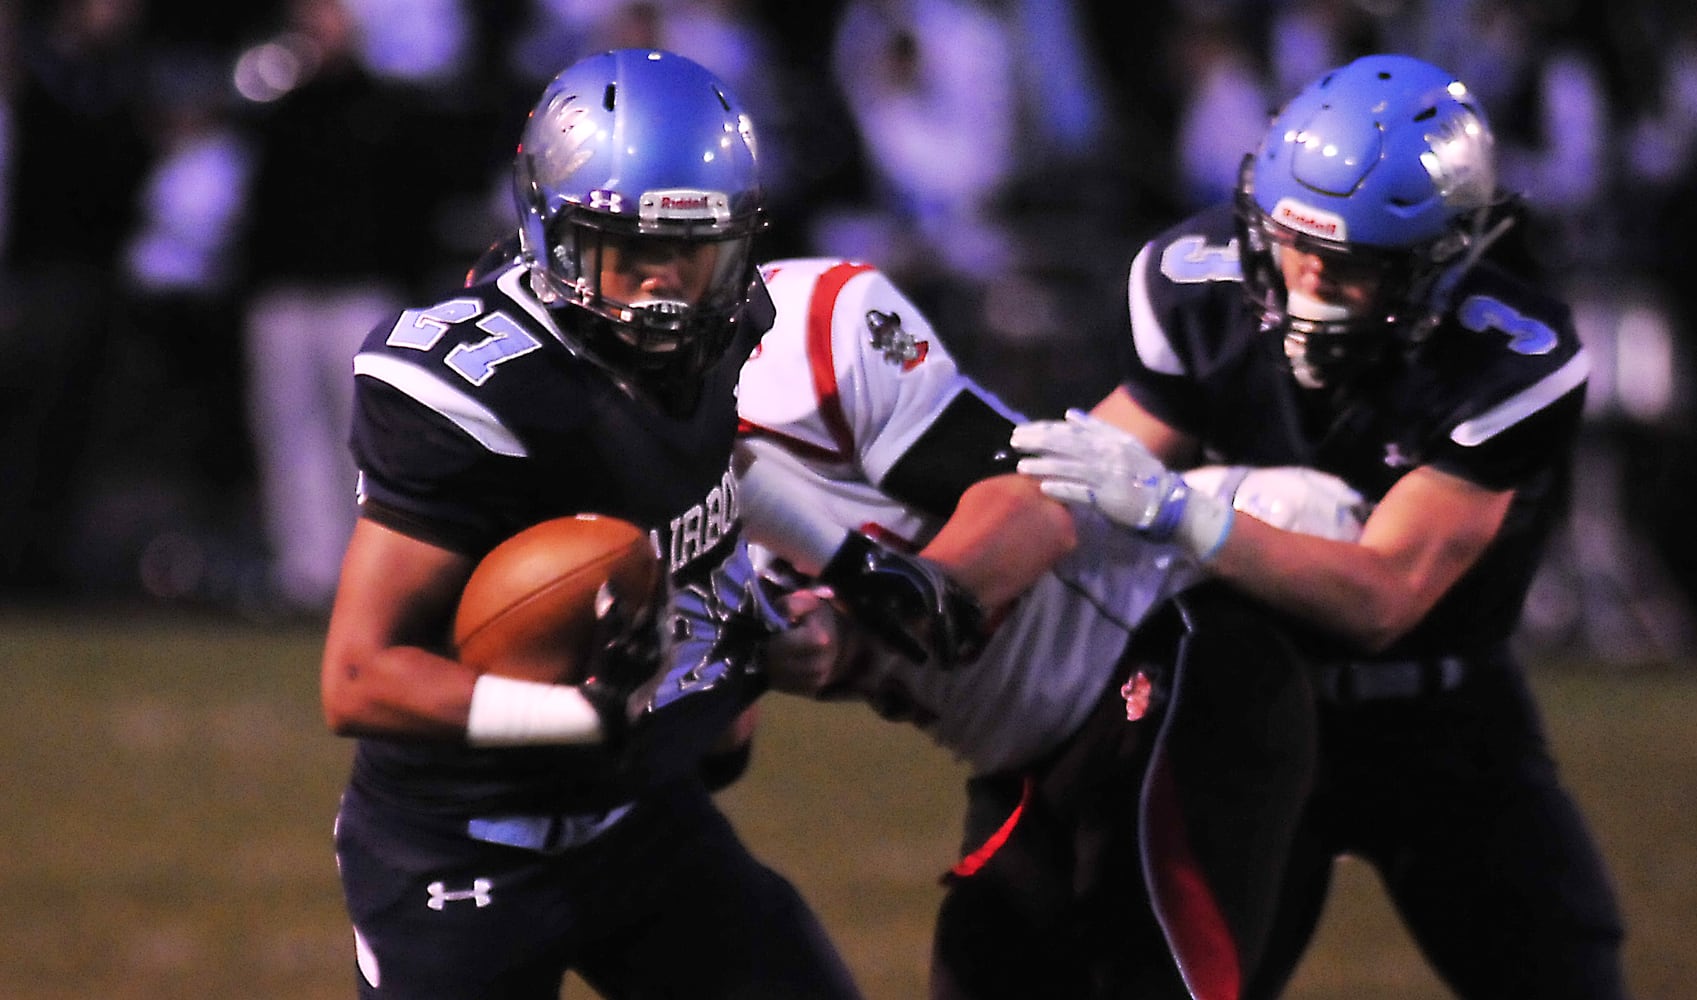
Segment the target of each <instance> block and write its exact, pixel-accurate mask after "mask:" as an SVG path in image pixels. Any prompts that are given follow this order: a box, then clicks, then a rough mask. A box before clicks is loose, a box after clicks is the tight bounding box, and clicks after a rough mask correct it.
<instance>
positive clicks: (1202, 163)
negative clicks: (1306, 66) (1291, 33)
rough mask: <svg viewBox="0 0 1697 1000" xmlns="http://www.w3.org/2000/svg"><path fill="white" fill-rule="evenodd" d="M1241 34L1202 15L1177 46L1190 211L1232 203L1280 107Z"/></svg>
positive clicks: (1187, 23) (1186, 24)
mask: <svg viewBox="0 0 1697 1000" xmlns="http://www.w3.org/2000/svg"><path fill="white" fill-rule="evenodd" d="M1238 26H1239V22H1238V20H1237V19H1236V18H1229V19H1228V18H1226V17H1223V16H1218V15H1204V14H1195V15H1191V16H1189V17H1187V18H1185V19H1184V21H1183V22H1182V24H1181V26H1180V28H1179V31H1178V33H1177V34H1176V36H1175V37H1174V39H1173V43H1174V49H1175V51H1174V53H1173V57H1174V60H1175V63H1176V66H1177V72H1178V77H1179V79H1180V80H1181V81H1183V86H1185V88H1186V89H1185V90H1184V91H1183V92H1182V94H1181V97H1180V104H1179V108H1178V136H1177V141H1176V145H1175V153H1174V155H1175V156H1176V158H1177V164H1176V167H1177V169H1176V175H1177V176H1176V183H1177V186H1178V197H1179V200H1180V207H1181V208H1182V209H1184V210H1185V211H1195V210H1199V209H1201V208H1202V207H1204V206H1206V205H1212V204H1215V203H1218V202H1221V201H1229V200H1230V199H1231V197H1232V192H1234V191H1236V190H1237V175H1238V168H1239V166H1240V165H1241V163H1242V161H1243V151H1244V150H1246V149H1254V148H1255V147H1256V146H1257V145H1258V144H1259V143H1260V142H1261V134H1262V133H1263V132H1265V131H1266V130H1267V119H1268V116H1269V113H1270V112H1271V110H1272V109H1273V108H1274V107H1275V103H1274V100H1273V98H1272V96H1271V95H1270V94H1269V93H1268V90H1267V87H1266V86H1265V84H1264V82H1263V81H1264V80H1265V79H1266V69H1265V67H1264V66H1263V65H1262V63H1261V60H1260V58H1259V57H1258V55H1257V53H1256V50H1255V48H1254V46H1253V44H1252V43H1251V42H1250V40H1249V39H1248V38H1246V37H1244V35H1243V34H1242V33H1241V32H1240V30H1239V27H1238ZM1345 61H1347V60H1345ZM1332 65H1337V64H1336V63H1333V64H1332Z"/></svg>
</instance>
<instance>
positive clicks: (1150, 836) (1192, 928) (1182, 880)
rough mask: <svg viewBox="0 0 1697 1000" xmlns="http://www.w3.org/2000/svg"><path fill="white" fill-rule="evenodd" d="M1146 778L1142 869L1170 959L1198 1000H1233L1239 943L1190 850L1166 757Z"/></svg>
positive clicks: (1239, 985) (1239, 974)
mask: <svg viewBox="0 0 1697 1000" xmlns="http://www.w3.org/2000/svg"><path fill="white" fill-rule="evenodd" d="M1148 781H1149V788H1148V792H1147V799H1146V800H1145V803H1146V810H1147V811H1146V814H1145V818H1144V823H1145V828H1144V834H1145V837H1144V841H1145V843H1146V845H1147V847H1146V850H1147V851H1148V853H1149V855H1150V857H1149V859H1148V860H1147V862H1146V864H1145V866H1144V870H1145V871H1147V872H1148V873H1149V874H1150V875H1151V876H1152V881H1153V889H1154V892H1153V895H1154V897H1155V902H1156V904H1157V907H1156V908H1157V911H1158V912H1159V913H1160V915H1161V926H1162V927H1163V928H1164V929H1165V930H1166V933H1167V943H1168V944H1169V945H1170V946H1171V947H1172V951H1173V958H1174V959H1175V960H1176V961H1177V963H1178V967H1179V971H1180V972H1181V973H1182V974H1183V976H1184V980H1185V983H1186V984H1187V985H1188V986H1189V987H1190V992H1191V995H1192V996H1194V997H1195V998H1196V1000H1237V998H1238V997H1239V996H1241V995H1242V993H1243V970H1242V968H1240V966H1239V964H1238V950H1237V941H1236V939H1235V938H1233V936H1232V931H1231V927H1230V926H1229V925H1228V924H1227V923H1226V918H1225V914H1224V913H1222V912H1221V911H1220V904H1219V900H1217V899H1216V898H1215V897H1214V891H1213V889H1212V888H1210V887H1209V885H1208V878H1207V875H1206V873H1204V872H1203V870H1202V866H1201V864H1200V863H1199V862H1198V861H1197V859H1196V855H1195V854H1193V853H1191V850H1190V844H1189V837H1188V834H1187V833H1186V831H1185V823H1184V815H1183V813H1182V812H1181V811H1180V809H1179V801H1178V785H1177V782H1176V779H1175V778H1174V777H1173V772H1172V768H1171V767H1170V766H1169V764H1168V761H1167V759H1166V758H1165V757H1164V756H1163V757H1160V758H1157V759H1156V760H1155V762H1154V764H1153V765H1152V766H1151V767H1150V768H1149V776H1148Z"/></svg>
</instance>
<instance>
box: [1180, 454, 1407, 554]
mask: <svg viewBox="0 0 1697 1000" xmlns="http://www.w3.org/2000/svg"><path fill="white" fill-rule="evenodd" d="M1184 481H1185V482H1187V483H1189V484H1190V488H1191V489H1193V490H1196V491H1197V492H1199V493H1206V494H1208V495H1209V496H1214V497H1218V498H1220V499H1221V500H1223V501H1226V502H1228V503H1230V504H1231V505H1232V507H1233V508H1234V509H1236V510H1238V511H1239V512H1241V513H1244V514H1248V515H1250V516H1251V517H1254V518H1255V519H1256V520H1259V521H1265V522H1266V523H1268V524H1270V525H1272V526H1273V527H1275V528H1281V529H1283V530H1285V531H1294V532H1296V533H1297V534H1302V535H1314V536H1317V537H1319V538H1329V539H1331V540H1332V541H1335V542H1354V541H1359V540H1360V538H1361V528H1362V525H1363V524H1364V523H1365V522H1366V520H1367V515H1368V514H1370V513H1371V512H1372V507H1373V505H1372V504H1370V503H1368V502H1367V501H1366V500H1365V499H1364V498H1363V497H1362V496H1361V494H1360V493H1358V492H1356V491H1355V490H1354V489H1353V488H1351V487H1350V485H1349V484H1348V483H1346V482H1344V481H1343V480H1342V479H1339V478H1338V477H1337V476H1334V475H1331V474H1329V473H1325V472H1321V471H1320V470H1319V469H1309V468H1304V467H1302V466H1294V465H1284V466H1270V467H1267V468H1251V467H1249V466H1244V465H1204V466H1199V467H1197V468H1194V469H1186V470H1185V472H1184Z"/></svg>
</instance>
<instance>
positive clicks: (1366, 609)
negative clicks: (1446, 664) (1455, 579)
mask: <svg viewBox="0 0 1697 1000" xmlns="http://www.w3.org/2000/svg"><path fill="white" fill-rule="evenodd" d="M1209 569H1210V571H1211V572H1213V573H1214V574H1215V575H1216V576H1218V577H1220V578H1221V579H1224V580H1226V581H1228V582H1230V583H1232V584H1234V585H1236V586H1237V587H1239V588H1240V589H1242V590H1244V591H1245V592H1247V593H1249V594H1251V595H1252V596H1254V597H1256V598H1258V599H1260V600H1261V601H1263V602H1265V603H1266V604H1267V605H1268V606H1269V607H1272V608H1274V609H1275V610H1278V611H1282V612H1284V613H1286V614H1289V615H1291V616H1292V617H1294V618H1296V619H1298V620H1300V621H1302V622H1304V623H1306V624H1309V625H1312V626H1314V627H1316V628H1318V629H1320V630H1323V631H1325V632H1328V633H1330V634H1332V635H1335V636H1337V637H1339V638H1341V639H1343V640H1344V641H1346V642H1348V643H1349V644H1351V645H1353V646H1356V647H1359V648H1360V649H1362V650H1363V651H1366V652H1377V651H1379V650H1382V649H1384V648H1386V647H1387V646H1389V645H1390V644H1391V643H1393V642H1395V641H1396V640H1397V639H1399V638H1401V637H1402V636H1403V635H1405V634H1407V632H1408V631H1409V630H1410V629H1412V628H1413V627H1414V626H1415V625H1416V624H1418V623H1419V622H1420V620H1421V619H1422V618H1424V617H1425V616H1426V614H1427V613H1428V612H1430V611H1431V609H1432V606H1433V605H1434V604H1435V603H1436V600H1437V596H1438V594H1439V593H1441V589H1437V592H1436V593H1434V592H1432V591H1433V590H1434V588H1433V587H1431V586H1422V585H1421V584H1420V583H1419V582H1418V581H1417V580H1416V579H1415V577H1416V576H1417V574H1416V573H1411V572H1410V571H1409V568H1407V567H1397V566H1395V565H1393V564H1392V562H1391V561H1390V560H1389V559H1387V558H1386V557H1385V556H1384V555H1383V554H1381V553H1377V552H1375V551H1374V550H1372V549H1370V548H1367V547H1365V546H1363V545H1360V544H1356V543H1352V542H1337V541H1331V540H1328V539H1324V538H1316V537H1312V536H1309V535H1301V534H1296V533H1293V532H1289V531H1281V530H1280V529H1278V528H1274V527H1272V526H1271V525H1268V524H1266V523H1264V522H1262V521H1260V520H1257V519H1256V518H1253V517H1249V516H1240V517H1238V518H1237V519H1236V524H1235V525H1234V527H1233V529H1232V532H1231V534H1230V536H1229V537H1228V538H1227V540H1226V544H1225V545H1224V546H1222V548H1221V549H1220V551H1219V553H1218V555H1217V556H1216V557H1215V558H1214V560H1213V562H1212V563H1210V565H1209Z"/></svg>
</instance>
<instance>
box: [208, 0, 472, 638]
mask: <svg viewBox="0 0 1697 1000" xmlns="http://www.w3.org/2000/svg"><path fill="white" fill-rule="evenodd" d="M287 15H288V20H287V25H286V30H285V31H284V32H283V33H282V34H280V35H278V36H277V37H275V38H274V39H272V40H270V41H267V42H265V43H263V44H261V45H259V46H256V47H254V48H252V49H249V50H248V51H247V52H246V53H244V55H243V57H242V60H241V62H240V63H239V64H238V81H239V84H240V85H241V86H243V87H244V88H245V93H246V94H247V95H248V96H249V97H250V98H252V99H255V100H258V101H261V102H263V106H262V107H261V108H259V110H258V111H257V113H256V117H255V120H254V122H253V128H254V132H255V139H256V159H255V168H254V178H253V185H252V187H251V189H250V192H249V206H248V207H249V213H250V222H249V227H248V231H247V234H246V240H245V248H246V260H247V265H248V280H249V281H250V283H251V285H250V287H251V297H250V300H249V302H248V310H247V325H246V349H247V382H248V394H249V403H250V408H251V409H250V426H251V430H252V434H253V440H254V446H255V451H256V456H257V459H258V468H259V484H260V497H261V515H262V521H263V525H264V529H265V534H266V538H267V541H268V544H269V553H270V558H271V560H272V570H271V573H270V583H271V585H272V587H273V588H274V597H275V599H276V600H277V601H278V602H279V603H280V604H281V605H282V606H283V608H284V609H289V610H299V611H305V612H319V611H324V610H327V609H328V607H329V603H328V602H329V600H330V597H331V595H332V593H333V591H334V589H335V584H336V578H337V574H338V570H339V567H340V563H341V556H342V551H343V549H344V548H345V547H346V545H347V540H348V536H349V534H350V533H351V532H352V530H353V523H354V518H355V506H354V486H355V483H354V476H355V472H354V466H353V462H352V459H351V458H350V457H349V456H348V448H347V434H348V427H349V425H350V421H351V417H352V413H351V410H352V403H353V401H352V389H351V386H352V380H350V379H349V378H348V371H349V367H348V366H349V364H351V360H350V359H351V358H352V357H353V353H354V350H355V349H356V348H357V347H358V345H359V343H360V341H361V340H362V339H363V338H364V336H365V334H366V333H367V331H369V330H370V328H371V327H372V326H373V325H374V324H375V323H377V322H378V321H379V320H381V319H383V318H384V317H385V316H386V315H387V314H389V313H391V312H396V311H398V310H399V308H400V303H401V302H402V300H403V295H404V294H405V292H406V291H407V290H408V286H409V284H410V283H411V282H413V281H414V280H415V279H416V278H417V277H418V276H419V274H420V273H421V272H422V271H424V270H425V269H427V268H429V267H430V266H431V265H432V264H433V262H434V244H433V243H432V239H431V237H432V234H431V222H432V219H433V210H434V206H435V204H436V202H435V199H436V197H437V196H438V193H439V192H438V190H437V188H436V187H435V186H434V183H433V177H432V175H431V173H430V166H431V164H432V162H433V160H432V156H433V153H432V151H431V150H430V149H429V148H427V147H426V146H424V145H422V142H424V141H427V140H428V139H429V135H428V134H425V135H416V134H415V133H416V132H417V131H418V129H416V127H415V124H416V123H415V118H414V113H415V111H416V110H417V109H416V106H415V104H414V103H413V101H411V100H410V98H409V94H408V93H407V92H405V91H404V90H402V89H401V88H400V87H398V86H397V85H394V84H391V83H388V82H386V81H384V80H382V79H380V78H378V77H377V76H375V75H374V74H373V73H371V72H370V70H369V69H368V68H367V66H366V65H365V63H364V62H363V59H362V50H361V47H360V46H361V38H360V36H359V33H358V24H357V22H356V20H355V19H354V17H353V14H352V12H351V11H350V10H349V9H348V8H347V7H346V6H345V5H344V4H343V3H342V2H340V0H289V3H288V4H287ZM415 140H417V143H415Z"/></svg>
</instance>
